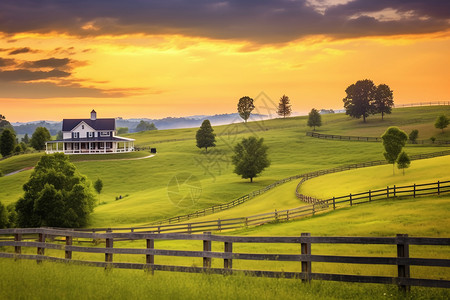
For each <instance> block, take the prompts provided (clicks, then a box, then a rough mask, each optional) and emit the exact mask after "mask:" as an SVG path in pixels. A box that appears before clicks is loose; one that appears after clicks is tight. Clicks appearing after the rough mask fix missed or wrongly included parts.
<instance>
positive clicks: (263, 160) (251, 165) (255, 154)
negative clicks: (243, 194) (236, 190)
mask: <svg viewBox="0 0 450 300" xmlns="http://www.w3.org/2000/svg"><path fill="white" fill-rule="evenodd" d="M267 149H268V148H267V146H266V145H264V139H263V138H260V139H257V138H256V137H254V136H251V137H249V138H243V139H242V141H241V142H240V143H238V144H236V146H235V147H234V155H233V156H232V158H231V159H232V162H233V164H234V166H235V168H234V173H236V174H238V175H241V176H242V178H244V179H247V178H250V182H253V178H254V177H257V176H258V175H259V174H260V173H261V172H262V171H263V170H264V169H265V168H267V167H269V166H270V161H269V159H268V158H267Z"/></svg>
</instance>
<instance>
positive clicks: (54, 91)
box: [0, 81, 162, 99]
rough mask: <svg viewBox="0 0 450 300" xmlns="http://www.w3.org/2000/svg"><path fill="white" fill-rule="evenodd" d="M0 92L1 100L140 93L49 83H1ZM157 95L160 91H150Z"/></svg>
mask: <svg viewBox="0 0 450 300" xmlns="http://www.w3.org/2000/svg"><path fill="white" fill-rule="evenodd" d="M0 90H1V91H2V95H1V96H2V97H3V98H26V99H46V98H71V97H90V98H121V97H128V96H131V95H136V94H137V93H142V90H139V89H112V90H108V89H100V88H95V87H83V86H82V85H80V84H77V83H75V84H69V85H62V86H61V85H57V84H54V83H51V82H1V81H0ZM150 93H152V94H159V93H162V91H150Z"/></svg>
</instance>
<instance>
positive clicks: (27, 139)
mask: <svg viewBox="0 0 450 300" xmlns="http://www.w3.org/2000/svg"><path fill="white" fill-rule="evenodd" d="M22 142H23V143H25V144H26V145H28V144H29V143H30V138H29V137H28V133H25V136H24V137H23V138H22Z"/></svg>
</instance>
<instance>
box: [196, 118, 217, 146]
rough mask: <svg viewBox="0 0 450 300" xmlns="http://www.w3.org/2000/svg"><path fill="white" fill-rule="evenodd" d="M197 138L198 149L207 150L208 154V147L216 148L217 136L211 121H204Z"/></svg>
mask: <svg viewBox="0 0 450 300" xmlns="http://www.w3.org/2000/svg"><path fill="white" fill-rule="evenodd" d="M195 138H196V139H197V147H198V148H200V149H201V148H205V151H206V152H208V147H215V146H216V134H215V133H214V129H213V128H212V126H211V122H209V120H204V121H203V122H202V125H201V126H200V129H199V130H197V134H196V135H195Z"/></svg>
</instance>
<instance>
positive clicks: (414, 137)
mask: <svg viewBox="0 0 450 300" xmlns="http://www.w3.org/2000/svg"><path fill="white" fill-rule="evenodd" d="M418 137H419V130H417V129H414V130H413V131H411V133H410V134H409V140H410V141H411V143H412V144H415V143H417V138H418Z"/></svg>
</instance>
